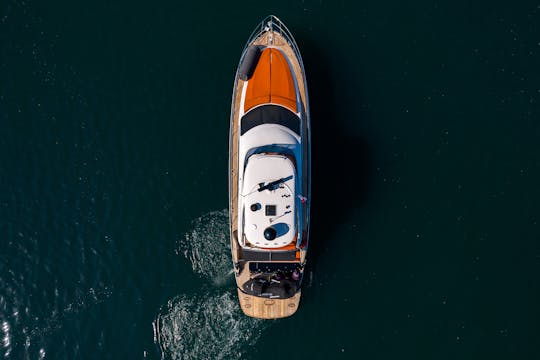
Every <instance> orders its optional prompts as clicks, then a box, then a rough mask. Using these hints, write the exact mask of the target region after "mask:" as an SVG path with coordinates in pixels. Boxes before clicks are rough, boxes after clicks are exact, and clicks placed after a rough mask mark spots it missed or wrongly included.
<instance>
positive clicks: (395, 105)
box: [0, 0, 540, 360]
mask: <svg viewBox="0 0 540 360" xmlns="http://www.w3.org/2000/svg"><path fill="white" fill-rule="evenodd" d="M268 14H275V15H277V16H278V17H280V18H281V19H282V20H283V21H284V22H285V24H286V25H287V26H288V27H289V28H290V30H291V31H292V33H293V34H294V36H295V37H296V40H297V42H298V45H299V47H300V49H301V51H302V55H303V58H304V63H305V68H306V72H307V79H308V86H309V92H310V100H311V113H312V130H313V194H312V198H311V199H310V201H311V203H312V229H311V230H312V231H311V234H312V236H311V242H310V253H309V267H308V269H307V274H306V277H305V281H304V284H303V297H302V302H301V307H300V308H299V310H298V312H297V313H296V314H295V315H294V316H293V317H292V318H288V319H282V320H276V321H262V320H255V319H251V318H248V317H245V316H244V315H243V314H242V313H241V311H240V309H239V306H238V303H237V299H236V294H235V284H234V279H233V275H232V271H231V270H232V265H231V260H230V254H229V248H228V212H227V206H228V203H227V202H228V194H227V191H228V185H227V182H228V177H227V161H228V154H227V152H228V130H229V111H230V101H231V93H232V86H233V80H234V74H235V71H236V66H237V62H238V60H239V57H240V54H241V51H242V48H243V46H244V42H245V41H246V40H247V38H248V36H249V34H250V33H251V31H252V29H253V28H254V27H255V25H256V24H257V23H258V22H259V21H260V20H262V19H263V18H264V17H265V16H266V15H268ZM539 69H540V2H539V1H490V2H487V1H485V2H480V1H477V2H475V1H423V0H419V1H410V2H405V1H394V0H390V1H373V0H371V1H345V0H336V1H328V0H325V1H323V0H316V1H309V0H305V1H281V0H279V1H267V2H257V1H177V0H175V1H173V0H171V1H156V2H150V1H144V2H143V1H125V0H117V1H112V0H110V1H100V0H94V1H66V0H63V1H37V0H2V1H1V2H0V358H2V359H9V360H11V359H14V360H18V359H66V360H74V359H186V360H188V359H189V360H192V359H212V360H213V359H224V360H229V359H232V360H240V359H261V360H266V359H268V360H270V359H310V360H313V359H369V360H375V359H388V360H390V359H392V360H394V359H414V360H418V359H426V360H427V359H437V360H444V359H460V360H461V359H475V360H477V359H489V360H495V359H519V360H529V359H531V360H537V359H540V70H539Z"/></svg>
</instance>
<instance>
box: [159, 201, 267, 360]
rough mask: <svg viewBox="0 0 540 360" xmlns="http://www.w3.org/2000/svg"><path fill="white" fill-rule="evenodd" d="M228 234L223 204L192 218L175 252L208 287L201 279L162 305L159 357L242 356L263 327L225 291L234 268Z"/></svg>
mask: <svg viewBox="0 0 540 360" xmlns="http://www.w3.org/2000/svg"><path fill="white" fill-rule="evenodd" d="M228 236H229V219H228V211H227V210H226V209H225V210H221V211H213V212H210V213H208V214H205V215H203V216H201V217H199V218H197V219H195V220H194V221H193V223H192V229H191V230H190V231H188V232H187V233H186V234H185V236H184V237H183V238H182V240H181V241H180V242H179V244H178V248H177V254H183V255H184V256H185V257H186V259H188V260H189V261H190V262H191V267H192V269H193V272H194V273H196V274H198V275H200V276H201V277H202V278H204V279H206V280H208V281H209V282H210V285H211V287H210V288H208V287H207V285H208V284H203V285H202V286H201V291H199V294H193V295H187V294H183V295H179V296H177V297H175V298H173V299H171V300H169V301H168V302H167V304H166V305H165V306H163V307H162V308H161V310H160V313H159V314H158V316H157V318H156V320H154V322H153V323H152V326H153V328H154V342H155V343H156V344H157V345H158V346H159V348H160V350H161V355H162V359H173V360H191V359H233V360H234V359H240V358H241V357H242V355H243V354H244V353H245V352H246V351H247V350H248V348H249V347H251V346H253V345H255V343H256V342H257V340H258V338H259V336H260V335H261V333H262V332H263V330H264V328H265V327H266V326H267V325H266V323H265V322H264V321H262V320H257V319H253V318H250V317H247V316H245V315H244V314H242V311H241V310H240V308H239V306H238V299H237V298H236V293H235V292H234V291H233V290H232V289H227V290H224V287H223V285H225V284H227V283H228V282H229V281H232V275H233V272H234V271H233V270H232V269H231V268H232V263H231V256H230V248H229V238H228ZM205 287H206V289H207V290H205V291H204V290H203V289H204V288H205Z"/></svg>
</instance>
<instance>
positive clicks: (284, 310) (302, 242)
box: [229, 15, 311, 319]
mask: <svg viewBox="0 0 540 360" xmlns="http://www.w3.org/2000/svg"><path fill="white" fill-rule="evenodd" d="M310 145H311V144H310V118H309V104H308V91H307V83H306V76H305V72H304V66H303V63H302V57H301V56H300V51H299V49H298V46H297V45H296V42H295V40H294V38H293V37H292V35H291V33H290V32H289V30H288V29H287V27H286V26H285V25H284V24H283V23H282V22H281V21H280V20H279V19H278V18H277V17H275V16H273V15H271V16H268V17H267V18H266V19H264V20H263V21H262V22H261V23H260V24H259V25H258V26H257V27H256V28H255V30H254V31H253V33H252V34H251V36H250V37H249V40H248V41H247V43H246V45H245V47H244V49H243V51H242V55H241V57H240V62H239V65H238V68H237V71H236V77H235V80H234V88H233V94H232V104H231V118H230V134H229V215H230V239H231V251H232V260H233V265H234V273H235V277H236V284H237V292H238V298H239V302H240V307H241V309H242V311H243V312H244V313H245V314H246V315H248V316H251V317H254V318H261V319H277V318H283V317H287V316H291V315H293V314H294V313H295V312H296V311H297V309H298V306H299V304H300V297H301V283H302V279H303V277H304V269H305V264H306V259H307V258H306V255H307V249H308V240H309V218H310V215H309V213H310V202H311V198H310V191H311V184H310V160H311V159H310V158H311V146H310Z"/></svg>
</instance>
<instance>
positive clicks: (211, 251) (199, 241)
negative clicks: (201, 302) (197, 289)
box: [177, 209, 233, 286]
mask: <svg viewBox="0 0 540 360" xmlns="http://www.w3.org/2000/svg"><path fill="white" fill-rule="evenodd" d="M177 253H181V254H183V255H184V256H185V257H186V259H188V260H189V261H190V262H191V267H192V269H193V271H194V272H195V273H196V274H198V275H200V276H202V277H204V278H206V279H209V280H212V282H213V283H214V285H218V286H221V285H225V284H226V283H227V280H228V279H232V277H231V275H232V274H233V270H231V268H232V261H231V250H230V247H229V213H228V211H227V209H224V210H221V211H212V212H210V213H208V214H205V215H203V216H201V217H199V218H197V219H195V220H194V221H193V223H192V230H190V231H188V232H187V233H186V234H185V236H184V238H183V239H182V240H181V241H179V243H178V249H177Z"/></svg>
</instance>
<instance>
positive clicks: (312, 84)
mask: <svg viewBox="0 0 540 360" xmlns="http://www.w3.org/2000/svg"><path fill="white" fill-rule="evenodd" d="M298 37H299V38H298V39H297V40H298V41H299V43H301V44H302V45H301V51H302V55H303V60H304V66H305V69H306V77H307V79H308V91H309V101H310V111H311V128H312V194H311V198H312V204H311V214H312V215H311V240H310V256H309V257H310V260H311V261H310V263H311V264H313V263H317V262H318V259H319V257H320V256H321V255H323V254H326V255H327V254H328V253H329V252H331V253H334V252H335V251H336V250H332V249H338V248H340V249H343V248H344V247H345V246H346V245H347V244H345V243H342V242H340V240H339V239H336V238H335V237H334V236H333V234H334V233H335V232H336V230H337V229H338V227H339V226H340V225H342V224H344V223H345V222H346V221H347V218H348V217H349V216H351V215H352V213H353V211H355V210H358V209H361V208H362V207H363V206H364V205H365V203H366V202H367V197H368V191H369V184H370V181H371V178H372V176H373V171H372V166H371V165H372V164H371V163H372V160H371V151H370V146H369V145H368V143H367V142H366V140H365V138H364V137H362V136H361V135H358V134H356V133H355V131H356V132H358V130H355V129H358V127H356V126H354V123H355V122H360V121H362V118H361V117H362V114H361V109H360V102H361V98H360V96H361V95H358V94H355V97H356V98H354V97H351V96H349V97H345V96H344V93H346V91H345V90H344V88H345V87H349V91H352V89H350V87H351V82H354V76H348V74H344V73H343V70H342V69H341V68H336V67H335V66H334V67H332V66H331V65H330V62H329V58H328V57H329V56H330V55H329V54H328V52H327V51H325V50H324V49H322V48H321V46H320V45H318V44H316V43H314V42H312V41H310V39H309V37H308V36H302V34H298ZM340 96H341V97H342V98H341V99H340ZM350 99H354V102H353V101H350ZM350 124H353V126H349V128H347V125H350ZM342 259H343V258H342Z"/></svg>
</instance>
